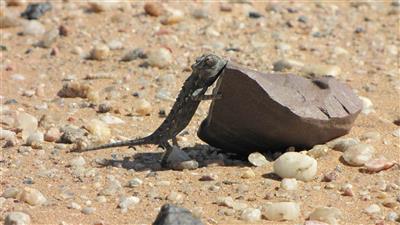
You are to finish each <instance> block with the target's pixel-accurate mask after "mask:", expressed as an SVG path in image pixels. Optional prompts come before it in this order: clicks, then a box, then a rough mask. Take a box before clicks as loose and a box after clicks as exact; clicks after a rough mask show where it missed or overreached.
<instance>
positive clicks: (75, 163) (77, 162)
mask: <svg viewBox="0 0 400 225" xmlns="http://www.w3.org/2000/svg"><path fill="white" fill-rule="evenodd" d="M85 164H86V161H85V158H83V157H82V156H78V157H75V158H73V159H71V161H70V162H69V165H70V166H71V167H82V166H84V165H85Z"/></svg>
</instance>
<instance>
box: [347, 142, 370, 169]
mask: <svg viewBox="0 0 400 225" xmlns="http://www.w3.org/2000/svg"><path fill="white" fill-rule="evenodd" d="M374 153H375V149H374V147H373V146H372V145H369V144H363V143H360V144H356V145H353V146H350V147H349V148H348V149H347V150H346V151H345V152H344V154H343V159H344V160H345V161H346V162H347V163H348V164H349V165H352V166H363V165H364V164H365V163H366V162H368V161H369V160H370V159H371V158H372V156H373V155H374Z"/></svg>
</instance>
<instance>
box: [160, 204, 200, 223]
mask: <svg viewBox="0 0 400 225" xmlns="http://www.w3.org/2000/svg"><path fill="white" fill-rule="evenodd" d="M180 224H182V225H183V224H185V225H203V223H202V222H201V221H200V220H199V219H197V218H194V217H193V215H192V214H191V213H190V211H189V210H187V209H184V208H179V207H177V206H174V205H170V204H165V205H163V206H162V207H161V210H160V212H159V213H158V215H157V218H156V220H155V221H154V222H153V225H180Z"/></svg>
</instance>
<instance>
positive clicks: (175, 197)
mask: <svg viewBox="0 0 400 225" xmlns="http://www.w3.org/2000/svg"><path fill="white" fill-rule="evenodd" d="M167 200H168V201H170V202H172V203H174V204H180V203H182V202H183V195H182V194H180V193H178V192H175V191H172V192H171V193H169V195H168V196H167Z"/></svg>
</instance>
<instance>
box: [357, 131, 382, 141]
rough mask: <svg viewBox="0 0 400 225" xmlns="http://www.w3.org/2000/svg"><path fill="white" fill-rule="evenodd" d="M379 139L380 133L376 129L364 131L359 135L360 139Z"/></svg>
mask: <svg viewBox="0 0 400 225" xmlns="http://www.w3.org/2000/svg"><path fill="white" fill-rule="evenodd" d="M380 139H381V134H380V133H379V132H376V131H370V132H366V133H364V134H363V135H361V137H360V140H361V141H379V140H380Z"/></svg>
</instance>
